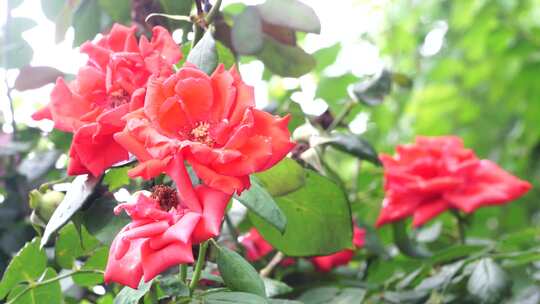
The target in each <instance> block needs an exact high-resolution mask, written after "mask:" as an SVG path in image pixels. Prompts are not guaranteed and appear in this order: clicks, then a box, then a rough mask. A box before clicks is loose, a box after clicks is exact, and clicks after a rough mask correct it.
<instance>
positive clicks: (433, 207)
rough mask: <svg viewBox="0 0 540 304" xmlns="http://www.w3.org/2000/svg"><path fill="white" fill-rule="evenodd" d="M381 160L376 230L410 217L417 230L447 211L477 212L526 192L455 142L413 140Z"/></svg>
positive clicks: (513, 179)
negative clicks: (380, 197) (380, 200)
mask: <svg viewBox="0 0 540 304" xmlns="http://www.w3.org/2000/svg"><path fill="white" fill-rule="evenodd" d="M396 152H397V153H396V155H395V156H393V157H392V156H389V155H381V157H380V159H381V161H382V162H383V165H384V178H385V185H384V188H385V192H386V197H385V199H384V201H383V206H382V209H381V213H380V215H379V218H378V220H377V226H381V225H384V224H386V223H389V222H394V221H399V220H401V219H404V218H406V217H409V216H412V217H413V226H415V227H418V226H420V225H422V224H424V223H426V222H427V221H429V220H430V219H432V218H433V217H435V216H437V215H438V214H440V213H442V212H444V211H446V210H447V209H449V208H454V209H459V210H461V211H463V212H466V213H471V212H473V211H474V210H476V209H477V208H480V207H482V206H488V205H499V204H504V203H507V202H509V201H511V200H514V199H517V198H519V197H520V196H522V195H523V194H525V193H526V192H527V191H529V189H531V184H529V183H528V182H526V181H523V180H520V179H518V178H517V177H515V176H513V175H511V174H509V173H508V172H506V171H504V170H503V169H501V168H500V167H499V166H497V165H496V164H495V163H493V162H491V161H489V160H483V159H482V160H481V159H478V158H477V157H476V155H475V154H474V152H473V151H472V150H469V149H465V148H464V147H463V142H462V140H461V139H460V138H458V137H455V136H440V137H417V138H416V141H415V143H414V144H411V145H403V146H397V148H396Z"/></svg>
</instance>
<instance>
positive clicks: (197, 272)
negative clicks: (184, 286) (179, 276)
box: [189, 241, 208, 294]
mask: <svg viewBox="0 0 540 304" xmlns="http://www.w3.org/2000/svg"><path fill="white" fill-rule="evenodd" d="M207 249H208V241H206V242H204V243H201V245H200V246H199V256H198V257H197V262H196V263H195V268H194V269H193V277H191V282H190V283H189V293H190V294H193V291H194V290H195V288H196V287H197V284H199V280H200V278H201V272H202V269H203V266H204V261H205V260H206V250H207Z"/></svg>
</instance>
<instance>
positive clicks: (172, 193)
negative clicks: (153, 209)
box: [150, 185, 178, 211]
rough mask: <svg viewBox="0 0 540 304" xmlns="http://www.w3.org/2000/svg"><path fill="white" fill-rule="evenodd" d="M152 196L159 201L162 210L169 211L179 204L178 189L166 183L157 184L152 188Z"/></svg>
mask: <svg viewBox="0 0 540 304" xmlns="http://www.w3.org/2000/svg"><path fill="white" fill-rule="evenodd" d="M150 197H151V198H153V199H155V200H157V201H158V203H159V206H160V207H161V209H162V210H165V211H169V210H171V209H172V208H176V206H178V196H177V194H176V190H175V189H173V188H171V187H169V186H165V185H157V186H154V187H153V188H152V195H151V196H150Z"/></svg>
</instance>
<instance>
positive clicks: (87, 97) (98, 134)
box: [32, 24, 182, 176]
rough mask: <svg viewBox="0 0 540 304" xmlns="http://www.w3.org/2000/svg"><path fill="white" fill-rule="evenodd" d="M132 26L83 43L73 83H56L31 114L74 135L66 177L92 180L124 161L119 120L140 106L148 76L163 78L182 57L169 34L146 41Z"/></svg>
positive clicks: (115, 28) (158, 33)
mask: <svg viewBox="0 0 540 304" xmlns="http://www.w3.org/2000/svg"><path fill="white" fill-rule="evenodd" d="M135 30H136V28H135V26H133V27H131V28H128V27H125V26H123V25H119V24H115V25H113V27H112V29H111V32H110V33H109V34H108V35H104V36H103V38H101V39H99V41H98V42H96V43H93V42H85V43H84V44H83V45H82V46H81V52H83V53H86V54H88V56H89V59H88V63H87V65H85V66H84V67H82V68H81V69H79V72H78V74H77V77H76V79H75V80H73V81H72V82H70V83H69V84H68V83H66V82H65V81H64V80H63V79H62V78H59V79H58V80H57V81H56V86H55V87H54V89H53V91H52V93H51V102H50V103H49V104H48V105H47V107H45V108H43V109H42V110H40V111H38V112H36V113H34V115H33V116H32V117H33V118H34V119H36V120H40V119H51V120H53V121H54V125H55V128H57V129H59V130H62V131H65V132H72V133H74V137H73V142H72V145H71V149H70V151H69V155H70V162H69V166H68V174H70V175H77V174H84V173H91V174H92V175H94V176H98V175H100V174H101V173H103V171H104V170H106V169H107V168H109V167H110V166H111V165H113V164H114V163H117V162H119V161H122V160H125V159H127V158H128V152H127V151H126V150H125V149H123V148H122V147H121V146H120V145H118V144H117V143H116V142H115V141H114V139H113V134H114V133H116V132H118V131H121V130H122V129H123V128H124V125H125V123H124V121H122V120H121V119H120V118H121V117H122V116H124V115H125V114H126V113H128V112H130V111H133V110H135V109H138V108H140V107H142V106H143V102H144V95H145V87H146V83H147V81H148V78H149V77H150V75H161V76H168V75H171V74H172V73H173V69H172V64H174V63H176V62H178V60H180V58H181V57H182V54H181V52H180V49H179V47H178V45H176V43H175V42H174V40H173V39H172V37H171V35H170V34H169V32H167V30H166V29H164V28H162V27H159V26H157V27H155V28H154V30H153V36H152V40H151V41H148V39H146V37H144V36H143V37H141V39H140V40H139V43H137V38H136V37H135Z"/></svg>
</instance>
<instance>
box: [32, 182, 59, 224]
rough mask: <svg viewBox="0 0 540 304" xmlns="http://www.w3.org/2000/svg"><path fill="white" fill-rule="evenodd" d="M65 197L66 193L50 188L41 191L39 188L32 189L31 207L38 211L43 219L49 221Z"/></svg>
mask: <svg viewBox="0 0 540 304" xmlns="http://www.w3.org/2000/svg"><path fill="white" fill-rule="evenodd" d="M63 199H64V193H62V192H58V191H52V190H48V191H47V192H45V193H41V192H39V191H38V190H32V191H30V194H29V201H30V208H32V209H34V210H35V211H36V214H37V215H38V216H39V217H40V219H42V220H43V221H48V220H49V219H50V218H51V216H52V215H53V213H54V210H56V207H58V205H60V203H61V202H62V200H63Z"/></svg>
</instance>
